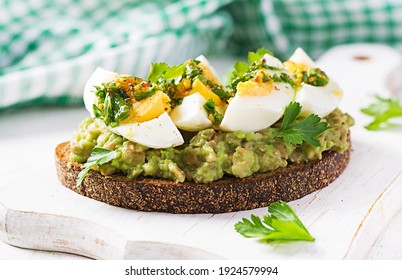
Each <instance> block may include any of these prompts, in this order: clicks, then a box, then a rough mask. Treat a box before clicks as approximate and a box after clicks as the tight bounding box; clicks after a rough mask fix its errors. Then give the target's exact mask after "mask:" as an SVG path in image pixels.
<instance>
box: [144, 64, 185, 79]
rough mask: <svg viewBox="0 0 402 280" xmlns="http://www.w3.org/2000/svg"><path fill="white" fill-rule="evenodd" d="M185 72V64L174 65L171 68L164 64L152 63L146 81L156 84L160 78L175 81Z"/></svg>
mask: <svg viewBox="0 0 402 280" xmlns="http://www.w3.org/2000/svg"><path fill="white" fill-rule="evenodd" d="M185 70H186V63H183V64H179V65H174V66H171V67H169V65H168V64H167V63H165V62H158V63H152V64H151V70H150V71H149V74H148V77H147V80H149V81H151V82H153V83H156V82H158V80H159V78H161V77H162V78H163V79H165V80H172V79H176V78H178V77H180V76H181V75H183V73H184V71H185Z"/></svg>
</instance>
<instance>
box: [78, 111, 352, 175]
mask: <svg viewBox="0 0 402 280" xmlns="http://www.w3.org/2000/svg"><path fill="white" fill-rule="evenodd" d="M322 121H325V122H327V123H328V124H329V126H330V127H331V129H329V130H327V131H325V132H323V133H322V134H320V135H319V136H318V137H317V138H316V139H317V140H318V141H319V143H320V145H319V146H318V147H313V146H311V145H309V144H307V143H305V142H303V144H301V145H295V144H292V143H286V142H285V141H284V139H283V138H281V137H275V136H274V134H275V133H274V132H275V131H277V130H278V129H279V127H280V126H281V122H282V119H281V120H279V121H278V122H277V123H275V124H274V125H272V126H271V127H268V128H266V129H263V130H261V131H257V132H248V133H245V132H242V131H235V132H222V131H216V130H214V129H212V128H210V129H204V130H201V131H199V132H197V133H193V134H189V135H187V137H186V138H188V140H187V141H186V142H185V143H184V144H183V145H181V146H178V147H174V148H166V149H152V148H148V147H145V146H142V145H140V144H137V143H134V142H131V141H129V140H127V139H125V138H124V137H122V136H120V135H117V134H115V133H113V132H111V131H110V129H109V128H108V127H107V126H106V125H104V123H102V122H101V121H99V120H97V119H91V118H87V119H85V120H84V121H83V122H82V123H81V124H80V127H79V130H78V132H77V133H76V134H75V136H74V138H73V140H72V141H71V160H72V161H75V162H82V163H83V162H86V161H87V159H88V158H89V157H90V155H91V152H92V150H93V148H94V147H95V146H96V147H101V148H105V149H110V150H115V151H116V152H117V157H116V158H114V159H113V160H112V161H110V162H108V163H106V164H103V165H101V166H99V172H100V173H102V174H103V175H112V174H125V175H126V176H127V177H128V178H136V177H138V176H151V177H157V178H164V179H168V180H172V181H176V182H184V181H194V182H196V183H209V182H213V181H215V180H218V179H220V178H222V177H223V176H225V175H228V176H235V177H238V178H244V177H247V176H250V175H252V174H254V173H256V172H267V171H273V170H275V169H277V168H280V167H286V166H287V165H288V164H290V163H300V162H306V161H309V160H314V159H321V157H322V153H323V152H324V151H328V150H332V151H335V152H338V153H342V152H343V151H345V150H346V149H348V147H349V144H348V142H347V137H348V131H349V127H350V126H351V125H353V118H352V117H350V116H349V115H348V114H346V113H342V112H341V111H340V110H339V109H335V110H334V111H333V112H332V113H330V114H329V115H328V116H326V117H324V118H322Z"/></svg>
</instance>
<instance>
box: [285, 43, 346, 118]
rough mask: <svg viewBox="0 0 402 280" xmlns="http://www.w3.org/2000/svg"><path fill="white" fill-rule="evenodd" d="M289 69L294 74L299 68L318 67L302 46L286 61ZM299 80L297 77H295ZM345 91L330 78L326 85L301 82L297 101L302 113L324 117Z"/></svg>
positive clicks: (336, 105) (338, 102)
mask: <svg viewBox="0 0 402 280" xmlns="http://www.w3.org/2000/svg"><path fill="white" fill-rule="evenodd" d="M285 65H286V67H287V68H288V70H289V71H290V72H291V73H292V74H294V73H295V72H296V71H297V70H302V71H303V70H308V69H311V68H316V67H317V66H316V64H315V62H314V61H313V60H312V59H311V58H310V57H309V56H308V55H307V54H306V53H305V51H304V50H303V49H301V48H298V49H296V51H295V52H294V53H293V55H292V56H291V57H290V58H289V60H288V61H287V62H285ZM295 78H296V80H297V77H295ZM342 96H343V92H342V89H341V88H340V87H339V85H338V84H337V83H336V82H335V81H334V80H332V79H331V78H329V81H328V83H327V84H326V85H325V86H313V85H310V84H307V83H303V84H301V86H300V87H299V89H298V91H297V92H296V97H295V101H296V102H299V103H300V105H301V106H302V113H301V114H302V115H303V116H308V115H311V114H316V115H318V116H319V117H324V116H326V115H328V114H329V113H331V112H332V111H333V110H334V109H335V108H336V107H338V106H339V104H340V102H341V100H342Z"/></svg>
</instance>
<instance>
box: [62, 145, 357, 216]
mask: <svg viewBox="0 0 402 280" xmlns="http://www.w3.org/2000/svg"><path fill="white" fill-rule="evenodd" d="M69 153H70V145H69V143H68V142H65V143H61V144H59V145H58V146H57V147H56V157H55V158H56V167H57V175H58V177H59V180H60V182H61V183H62V184H63V185H64V186H66V187H68V188H70V189H72V190H73V191H75V192H77V193H79V194H82V195H85V196H88V197H90V198H93V199H96V200H99V201H102V202H105V203H108V204H111V205H115V206H119V207H124V208H131V209H136V210H140V211H158V212H169V213H223V212H232V211H240V210H248V209H254V208H259V207H265V206H268V205H269V204H271V203H273V202H275V201H278V200H283V201H291V200H295V199H298V198H301V197H303V196H305V195H307V194H309V193H311V192H314V191H316V190H319V189H321V188H324V187H326V186H328V185H329V184H330V183H331V182H333V181H334V180H335V179H336V178H337V177H338V176H339V175H340V174H341V173H342V172H343V170H344V169H345V168H346V166H347V165H348V162H349V158H350V148H349V149H348V150H347V151H345V152H344V153H342V154H338V153H336V152H325V153H324V154H323V158H322V159H321V160H314V161H309V162H307V163H301V164H291V165H289V166H288V167H286V168H281V169H278V170H276V171H274V172H266V173H258V174H254V175H253V176H250V177H247V178H243V179H238V178H234V177H225V178H223V179H220V180H218V181H215V182H213V183H209V184H197V183H192V182H184V183H175V182H172V181H168V180H163V179H154V178H137V179H131V180H130V179H127V178H126V177H124V176H103V175H101V174H100V173H98V172H96V171H90V172H89V173H88V175H87V177H86V178H85V180H84V181H83V183H82V184H81V186H76V182H77V176H78V173H79V172H80V170H81V166H82V164H78V163H74V162H71V161H70V160H69Z"/></svg>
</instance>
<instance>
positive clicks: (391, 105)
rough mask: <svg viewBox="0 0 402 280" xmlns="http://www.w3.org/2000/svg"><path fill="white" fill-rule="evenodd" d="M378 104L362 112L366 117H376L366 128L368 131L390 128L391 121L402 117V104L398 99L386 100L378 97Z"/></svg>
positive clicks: (376, 97) (363, 109)
mask: <svg viewBox="0 0 402 280" xmlns="http://www.w3.org/2000/svg"><path fill="white" fill-rule="evenodd" d="M375 99H376V102H375V103H372V104H370V105H369V106H367V107H366V108H362V109H361V110H360V111H361V112H362V113H364V114H366V115H369V116H372V117H374V120H373V121H372V122H371V123H369V124H368V125H366V126H365V128H367V129H368V130H378V129H380V128H381V127H384V128H385V127H387V126H388V127H390V126H392V124H391V123H390V122H389V119H392V118H396V117H402V104H401V103H400V101H399V100H397V99H386V98H382V97H380V96H378V95H376V96H375Z"/></svg>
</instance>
